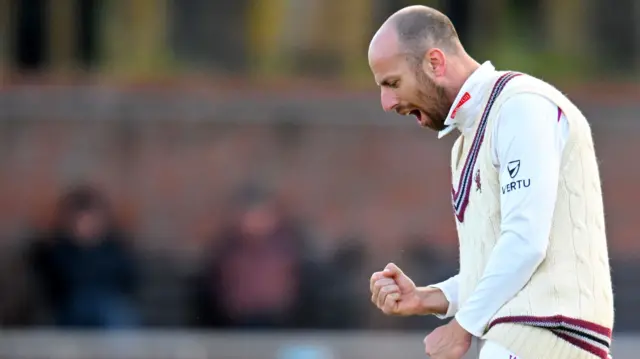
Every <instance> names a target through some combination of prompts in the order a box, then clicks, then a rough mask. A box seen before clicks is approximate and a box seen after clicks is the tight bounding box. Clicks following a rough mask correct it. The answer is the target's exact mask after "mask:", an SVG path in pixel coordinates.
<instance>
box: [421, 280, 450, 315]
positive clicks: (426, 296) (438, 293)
mask: <svg viewBox="0 0 640 359" xmlns="http://www.w3.org/2000/svg"><path fill="white" fill-rule="evenodd" d="M417 293H418V297H419V298H420V301H419V303H420V304H419V308H417V310H416V315H433V314H435V315H439V316H445V315H446V314H447V311H448V309H449V301H448V300H447V297H446V296H445V294H444V292H443V291H442V290H441V289H440V288H436V287H431V286H426V287H418V288H417Z"/></svg>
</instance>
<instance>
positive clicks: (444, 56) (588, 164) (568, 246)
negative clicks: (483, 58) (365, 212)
mask: <svg viewBox="0 0 640 359" xmlns="http://www.w3.org/2000/svg"><path fill="white" fill-rule="evenodd" d="M369 64H370V67H371V70H372V71H373V74H374V76H375V80H376V83H377V84H378V85H379V86H380V89H381V102H382V107H383V108H384V110H385V111H395V112H397V113H399V114H401V115H409V116H413V117H415V118H416V120H417V122H418V123H419V124H420V125H421V126H423V127H427V128H430V129H433V130H436V131H438V137H443V136H445V135H447V134H449V133H451V132H453V131H457V132H458V133H459V136H458V138H457V140H456V141H455V144H454V145H453V149H452V153H451V173H452V189H451V197H452V204H453V209H454V213H455V222H456V227H457V232H458V237H459V242H460V269H459V273H458V274H457V275H456V276H454V277H452V278H450V279H449V280H447V281H445V282H442V283H438V284H434V285H430V286H426V287H417V286H416V285H415V284H414V283H413V282H412V281H411V279H410V278H409V277H408V276H407V275H405V274H404V273H403V272H402V271H401V270H400V268H398V267H397V266H396V265H394V264H392V263H390V264H388V265H387V266H386V267H385V268H384V269H383V270H382V271H380V272H376V273H374V274H373V275H372V277H371V282H370V288H371V291H372V297H371V300H372V301H373V302H374V303H375V304H376V305H377V307H378V308H380V309H381V310H382V311H383V312H384V313H385V314H390V315H429V314H434V315H437V316H439V317H440V318H443V319H444V318H453V319H451V320H450V321H449V323H448V324H446V325H443V326H441V327H439V328H437V329H436V330H434V331H433V332H432V333H430V334H429V335H428V336H427V337H426V338H425V341H424V343H425V350H426V353H427V354H428V355H429V356H430V357H431V358H434V359H457V358H461V357H462V356H463V355H465V353H466V352H467V351H468V349H469V346H470V343H471V340H472V337H477V338H480V340H481V341H480V343H481V350H480V358H481V359H514V358H518V359H569V358H571V359H574V358H575V359H582V358H584V359H595V358H603V359H604V358H607V357H608V355H609V346H610V342H611V331H612V327H613V294H612V289H611V277H610V270H609V260H608V253H607V242H606V236H605V229H604V228H605V226H604V211H603V205H602V192H601V186H600V177H599V170H598V165H597V161H596V155H595V152H594V147H593V140H592V137H591V130H590V127H589V124H588V123H587V121H586V119H585V117H584V116H583V115H582V113H581V112H580V110H579V109H578V108H577V107H576V106H575V105H574V104H573V103H571V101H569V100H568V99H567V98H566V97H565V96H564V95H563V94H562V93H561V92H559V91H558V90H556V89H555V88H554V87H552V86H551V85H549V84H547V83H545V82H543V81H541V80H539V79H536V78H533V77H531V76H527V75H525V74H521V73H517V72H510V71H496V69H495V68H494V67H493V66H492V65H491V63H490V62H485V63H483V64H479V63H478V62H476V61H475V60H474V59H472V58H471V57H470V56H469V55H468V54H467V53H466V52H465V50H464V48H463V47H462V45H461V44H460V41H459V39H458V36H457V35H456V30H455V29H454V26H453V25H452V24H451V22H450V21H449V19H448V18H447V17H446V16H445V15H443V14H442V13H440V12H438V11H436V10H434V9H431V8H428V7H423V6H412V7H408V8H405V9H403V10H401V11H399V12H397V13H395V14H394V15H392V16H391V17H390V18H389V19H388V20H387V21H386V22H385V23H384V24H383V25H382V27H381V28H380V29H379V31H378V32H377V33H376V34H375V36H374V38H373V40H372V41H371V45H370V48H369Z"/></svg>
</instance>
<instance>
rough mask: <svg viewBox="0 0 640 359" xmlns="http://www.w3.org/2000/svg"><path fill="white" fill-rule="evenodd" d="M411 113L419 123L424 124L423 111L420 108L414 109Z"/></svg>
mask: <svg viewBox="0 0 640 359" xmlns="http://www.w3.org/2000/svg"><path fill="white" fill-rule="evenodd" d="M409 114H411V115H413V116H415V117H416V120H417V121H418V123H419V124H420V125H422V126H424V123H422V112H420V110H412V111H411V112H409Z"/></svg>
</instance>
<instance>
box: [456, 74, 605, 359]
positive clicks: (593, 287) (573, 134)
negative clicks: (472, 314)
mask: <svg viewBox="0 0 640 359" xmlns="http://www.w3.org/2000/svg"><path fill="white" fill-rule="evenodd" d="M521 93H535V94H539V95H542V96H545V97H546V98H548V99H549V100H551V101H552V102H554V103H555V104H556V105H558V107H559V108H560V109H562V111H563V112H564V114H565V116H566V118H567V120H568V122H569V127H570V133H569V138H568V141H567V144H566V147H565V149H564V153H563V158H562V162H561V168H560V178H559V183H558V196H557V202H556V206H555V210H554V215H553V225H552V229H551V234H550V243H549V246H548V249H547V253H546V257H545V259H544V261H543V262H542V263H541V264H540V266H539V267H538V269H537V270H536V272H535V273H534V275H533V276H532V278H531V279H530V281H529V282H528V283H527V284H526V285H525V287H524V288H523V289H522V290H521V291H520V292H519V293H518V294H517V295H516V296H515V297H514V298H512V299H511V300H509V301H508V302H507V303H506V304H505V305H504V306H503V307H502V308H501V309H500V310H499V311H498V313H496V315H495V316H494V317H493V319H492V321H491V323H490V324H489V326H488V327H487V328H486V332H485V334H484V336H483V339H487V340H491V341H494V342H496V343H498V344H500V345H502V346H503V347H505V348H506V349H509V350H510V351H512V352H513V353H515V354H516V355H517V356H518V358H519V359H582V358H584V359H594V358H607V356H608V353H609V345H610V341H611V330H612V328H613V293H612V286H611V275H610V268H609V257H608V250H607V243H606V235H605V225H604V210H603V203H602V191H601V185H600V176H599V172H598V164H597V161H596V155H595V151H594V146H593V139H592V136H591V129H590V127H589V124H588V122H587V120H586V119H585V117H584V116H583V114H582V113H581V112H580V110H579V109H578V108H577V107H576V106H575V105H574V104H573V103H571V101H569V99H567V98H566V97H565V96H564V95H563V94H562V93H561V92H559V91H558V90H556V89H555V88H554V87H552V86H551V85H549V84H547V83H545V82H543V81H541V80H538V79H535V78H533V77H530V76H526V75H520V74H514V73H505V72H497V75H496V78H495V81H492V82H491V83H488V84H487V85H486V91H485V100H484V103H485V104H486V107H485V109H484V111H483V112H482V113H480V114H478V118H477V119H476V120H475V131H472V132H473V133H470V134H467V135H466V136H464V135H461V136H460V137H459V138H458V140H457V141H456V142H455V144H454V146H453V149H452V163H451V165H452V181H453V183H452V184H453V190H452V196H453V202H454V210H455V212H456V218H457V220H456V224H457V229H458V234H459V238H460V292H459V294H460V298H459V304H460V305H461V306H464V302H465V301H466V300H467V298H468V297H469V296H470V294H471V293H472V292H473V290H474V289H475V287H476V285H477V283H478V281H479V280H480V278H481V276H482V274H483V272H484V268H485V266H486V264H487V262H488V260H489V256H490V255H491V252H492V249H493V247H494V246H495V244H496V241H497V240H498V239H499V237H500V218H501V217H500V193H501V185H500V181H499V173H498V171H497V170H496V168H495V167H494V165H493V164H492V160H491V150H490V149H491V133H492V126H493V123H494V121H495V118H496V117H497V114H498V113H499V111H500V106H501V105H502V104H503V103H504V102H505V101H506V100H507V99H509V98H510V97H512V96H514V95H517V94H521ZM501 165H502V166H505V165H506V164H501ZM522 165H526V164H522ZM478 185H479V186H480V189H478Z"/></svg>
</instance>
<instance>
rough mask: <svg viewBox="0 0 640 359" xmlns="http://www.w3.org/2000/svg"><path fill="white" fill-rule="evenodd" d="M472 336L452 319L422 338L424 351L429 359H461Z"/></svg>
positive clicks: (467, 348) (469, 344)
mask: <svg viewBox="0 0 640 359" xmlns="http://www.w3.org/2000/svg"><path fill="white" fill-rule="evenodd" d="M471 339H472V336H471V334H469V333H468V332H467V331H466V330H465V329H464V328H462V327H461V326H460V324H458V321H457V320H455V319H453V320H452V321H451V322H449V323H448V324H445V325H443V326H441V327H438V328H436V329H435V330H434V331H433V332H431V333H430V334H429V335H427V337H426V338H424V350H425V352H426V353H427V355H428V356H429V358H431V359H461V358H462V357H463V356H464V355H465V354H466V353H467V351H469V347H470V346H471Z"/></svg>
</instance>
